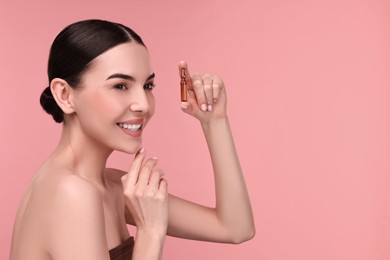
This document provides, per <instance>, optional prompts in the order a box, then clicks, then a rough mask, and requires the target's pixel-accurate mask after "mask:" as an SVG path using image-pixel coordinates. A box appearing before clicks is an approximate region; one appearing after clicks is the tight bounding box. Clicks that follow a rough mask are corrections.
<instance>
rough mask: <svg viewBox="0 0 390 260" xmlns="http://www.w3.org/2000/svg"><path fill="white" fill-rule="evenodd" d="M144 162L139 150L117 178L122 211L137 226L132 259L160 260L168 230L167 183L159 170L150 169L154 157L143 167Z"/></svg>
mask: <svg viewBox="0 0 390 260" xmlns="http://www.w3.org/2000/svg"><path fill="white" fill-rule="evenodd" d="M144 159H145V151H144V149H143V148H141V149H140V150H139V152H138V153H137V154H136V156H135V158H134V161H133V163H132V165H131V167H130V170H129V172H128V173H127V174H125V175H123V176H122V178H121V181H122V185H123V193H124V195H125V203H126V208H127V210H128V211H129V213H130V214H131V216H132V219H133V220H134V223H135V225H136V226H137V234H136V238H135V245H134V251H133V259H134V260H141V259H142V260H149V259H150V260H155V259H162V251H163V246H164V241H165V236H166V233H167V227H168V211H169V210H168V192H167V183H166V181H165V180H164V179H162V175H163V173H162V172H161V170H155V169H154V167H155V166H156V164H157V158H151V159H149V160H147V161H146V162H145V164H143V161H144Z"/></svg>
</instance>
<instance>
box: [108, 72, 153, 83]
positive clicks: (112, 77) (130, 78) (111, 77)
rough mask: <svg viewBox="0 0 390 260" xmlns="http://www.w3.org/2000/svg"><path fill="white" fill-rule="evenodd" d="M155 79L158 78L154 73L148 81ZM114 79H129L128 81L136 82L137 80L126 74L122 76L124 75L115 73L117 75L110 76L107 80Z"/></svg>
mask: <svg viewBox="0 0 390 260" xmlns="http://www.w3.org/2000/svg"><path fill="white" fill-rule="evenodd" d="M155 77H156V75H155V74H154V73H152V74H151V75H150V76H149V77H148V78H147V79H146V81H148V80H151V79H154V78H155ZM114 78H120V79H127V80H131V81H135V78H134V77H133V76H130V75H126V74H122V73H115V74H112V75H111V76H109V77H108V78H107V79H106V80H109V79H114Z"/></svg>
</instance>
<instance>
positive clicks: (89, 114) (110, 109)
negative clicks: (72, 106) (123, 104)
mask: <svg viewBox="0 0 390 260" xmlns="http://www.w3.org/2000/svg"><path fill="white" fill-rule="evenodd" d="M78 108H79V109H78V111H77V113H78V114H79V116H80V117H82V118H81V120H88V121H91V120H92V119H96V120H99V119H101V118H109V117H110V116H112V115H113V114H114V112H115V111H117V110H118V109H119V108H118V102H114V101H113V100H112V99H110V98H108V96H104V95H100V94H94V95H89V96H88V98H85V99H81V100H80V102H79V106H78Z"/></svg>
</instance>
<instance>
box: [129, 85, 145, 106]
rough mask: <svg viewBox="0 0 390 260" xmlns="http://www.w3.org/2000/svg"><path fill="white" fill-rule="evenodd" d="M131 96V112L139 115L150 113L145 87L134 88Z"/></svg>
mask: <svg viewBox="0 0 390 260" xmlns="http://www.w3.org/2000/svg"><path fill="white" fill-rule="evenodd" d="M131 94H132V95H131V102H130V111H133V112H138V113H146V112H148V111H149V109H150V104H149V100H148V96H147V93H146V91H145V90H144V88H143V86H142V87H137V88H134V91H133V92H132V93H131Z"/></svg>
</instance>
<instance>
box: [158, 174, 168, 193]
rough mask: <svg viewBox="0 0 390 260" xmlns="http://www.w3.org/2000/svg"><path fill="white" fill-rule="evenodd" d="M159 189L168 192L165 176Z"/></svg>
mask: <svg viewBox="0 0 390 260" xmlns="http://www.w3.org/2000/svg"><path fill="white" fill-rule="evenodd" d="M158 190H159V191H160V192H162V193H166V192H167V191H168V183H167V181H166V180H165V179H164V178H161V179H160V186H159V188H158Z"/></svg>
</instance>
